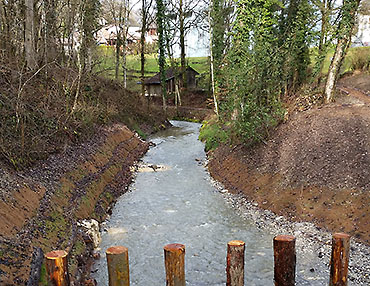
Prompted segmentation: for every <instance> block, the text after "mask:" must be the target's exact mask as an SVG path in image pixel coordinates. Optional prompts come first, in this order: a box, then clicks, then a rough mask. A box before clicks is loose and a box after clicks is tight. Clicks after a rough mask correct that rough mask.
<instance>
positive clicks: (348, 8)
mask: <svg viewBox="0 0 370 286" xmlns="http://www.w3.org/2000/svg"><path fill="white" fill-rule="evenodd" d="M359 4H360V0H344V1H343V5H342V7H341V10H340V15H341V19H340V22H339V25H338V28H337V31H336V38H337V41H338V42H337V45H336V48H335V52H334V56H333V58H332V60H331V63H330V67H329V73H328V77H327V80H326V83H325V91H324V95H325V101H326V102H331V101H332V100H333V96H334V92H335V85H336V82H337V79H338V75H339V71H340V67H341V65H342V62H343V59H344V57H345V55H346V53H347V50H348V47H349V46H350V44H351V37H352V32H353V28H354V25H355V19H356V15H357V11H358V8H359Z"/></svg>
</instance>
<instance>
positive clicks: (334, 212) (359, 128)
mask: <svg viewBox="0 0 370 286" xmlns="http://www.w3.org/2000/svg"><path fill="white" fill-rule="evenodd" d="M369 127H370V106H369V105H368V104H366V103H360V104H358V103H356V104H338V103H335V104H333V105H329V106H326V107H323V108H320V109H317V108H316V109H312V110H309V111H305V112H300V113H297V114H295V115H294V116H292V118H290V119H289V121H288V122H286V123H284V124H282V125H280V126H279V127H278V129H277V130H275V132H274V135H273V136H272V137H271V138H270V139H269V140H268V141H267V142H265V143H261V144H260V145H259V146H254V148H246V147H243V146H236V147H234V148H232V147H229V146H223V147H220V148H218V149H217V150H215V151H214V152H212V153H210V154H209V159H210V161H209V165H208V167H209V171H210V173H211V175H212V176H213V177H214V178H215V179H216V180H218V181H220V182H221V183H222V184H223V185H224V186H225V187H226V188H227V189H229V190H230V191H232V192H234V193H241V194H243V196H244V197H246V198H247V200H248V201H251V202H253V203H254V205H258V207H260V208H263V209H268V210H272V211H273V212H274V213H276V214H278V215H283V216H285V217H287V218H289V219H290V220H293V221H308V222H314V223H315V224H316V225H318V226H320V227H323V228H326V229H327V230H329V231H332V232H347V233H349V234H351V235H352V236H353V237H355V238H357V239H359V240H361V241H362V242H364V243H365V244H367V245H369V244H370V224H369V214H370V196H369V191H370V168H369V166H370V128H369Z"/></svg>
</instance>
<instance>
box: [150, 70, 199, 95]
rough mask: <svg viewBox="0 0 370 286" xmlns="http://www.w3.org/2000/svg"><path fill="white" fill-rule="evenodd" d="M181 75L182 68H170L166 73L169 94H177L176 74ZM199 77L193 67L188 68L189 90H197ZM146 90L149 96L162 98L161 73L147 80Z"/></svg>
mask: <svg viewBox="0 0 370 286" xmlns="http://www.w3.org/2000/svg"><path fill="white" fill-rule="evenodd" d="M176 72H177V73H178V74H179V73H180V68H179V67H178V68H176V69H175V68H169V69H168V70H167V71H166V85H167V93H173V92H175V88H176V86H175V85H176V83H175V73H176ZM197 75H199V73H198V72H197V71H196V70H195V69H193V68H192V67H187V68H186V81H187V88H188V89H195V88H197V86H198V82H197ZM144 83H145V90H146V94H147V95H148V96H160V95H161V94H162V91H161V81H160V73H157V74H156V75H155V76H153V77H151V78H149V79H147V80H145V82H144Z"/></svg>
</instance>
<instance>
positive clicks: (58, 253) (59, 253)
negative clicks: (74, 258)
mask: <svg viewBox="0 0 370 286" xmlns="http://www.w3.org/2000/svg"><path fill="white" fill-rule="evenodd" d="M67 255H68V252H66V251H64V250H54V251H50V252H48V253H46V254H45V257H46V258H47V259H60V258H64V257H66V256H67Z"/></svg>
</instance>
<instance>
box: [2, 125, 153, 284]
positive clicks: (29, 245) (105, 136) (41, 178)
mask: <svg viewBox="0 0 370 286" xmlns="http://www.w3.org/2000/svg"><path fill="white" fill-rule="evenodd" d="M147 148H148V144H147V143H145V142H143V141H142V140H140V138H138V137H137V136H136V135H135V134H134V133H133V132H132V131H130V130H129V129H128V128H127V127H126V126H124V125H122V124H116V125H113V126H111V127H105V128H101V129H100V132H98V133H97V134H96V135H95V136H93V137H92V138H91V139H90V140H89V141H86V142H84V143H83V144H78V145H75V146H70V147H68V148H67V149H66V151H65V152H64V153H60V154H55V155H52V156H50V157H49V158H48V159H47V160H45V161H40V162H38V163H37V164H36V165H34V166H33V167H32V168H29V169H26V170H24V171H22V172H15V171H12V170H7V169H6V168H5V167H4V166H1V165H0V197H1V201H0V216H1V220H0V285H4V286H5V285H25V283H26V282H27V280H28V277H29V274H30V265H31V261H32V253H33V252H34V251H36V250H37V249H42V250H43V252H44V253H46V252H48V251H51V250H55V249H67V250H68V252H69V253H70V273H71V274H72V281H73V282H74V283H75V284H74V285H84V284H81V283H83V281H84V280H85V279H87V278H88V277H84V275H83V274H84V272H83V271H82V273H79V270H83V268H84V267H86V268H88V267H89V263H88V260H86V257H85V255H86V253H89V252H90V251H91V250H92V246H91V241H90V240H89V239H87V238H86V237H85V236H84V234H83V232H81V231H78V230H77V222H78V221H81V220H83V219H91V218H94V219H96V220H97V221H99V222H101V221H103V220H104V218H105V217H106V215H107V213H109V208H110V207H111V205H112V203H114V201H115V199H116V198H117V197H119V196H120V195H121V194H122V193H124V192H125V191H126V190H127V187H128V185H129V184H130V182H131V179H132V172H131V170H130V167H131V166H133V164H135V161H137V160H139V159H140V158H141V156H142V155H143V154H144V153H145V152H146V151H147ZM33 262H34V261H33ZM77 266H79V269H77ZM32 285H33V284H32Z"/></svg>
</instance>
